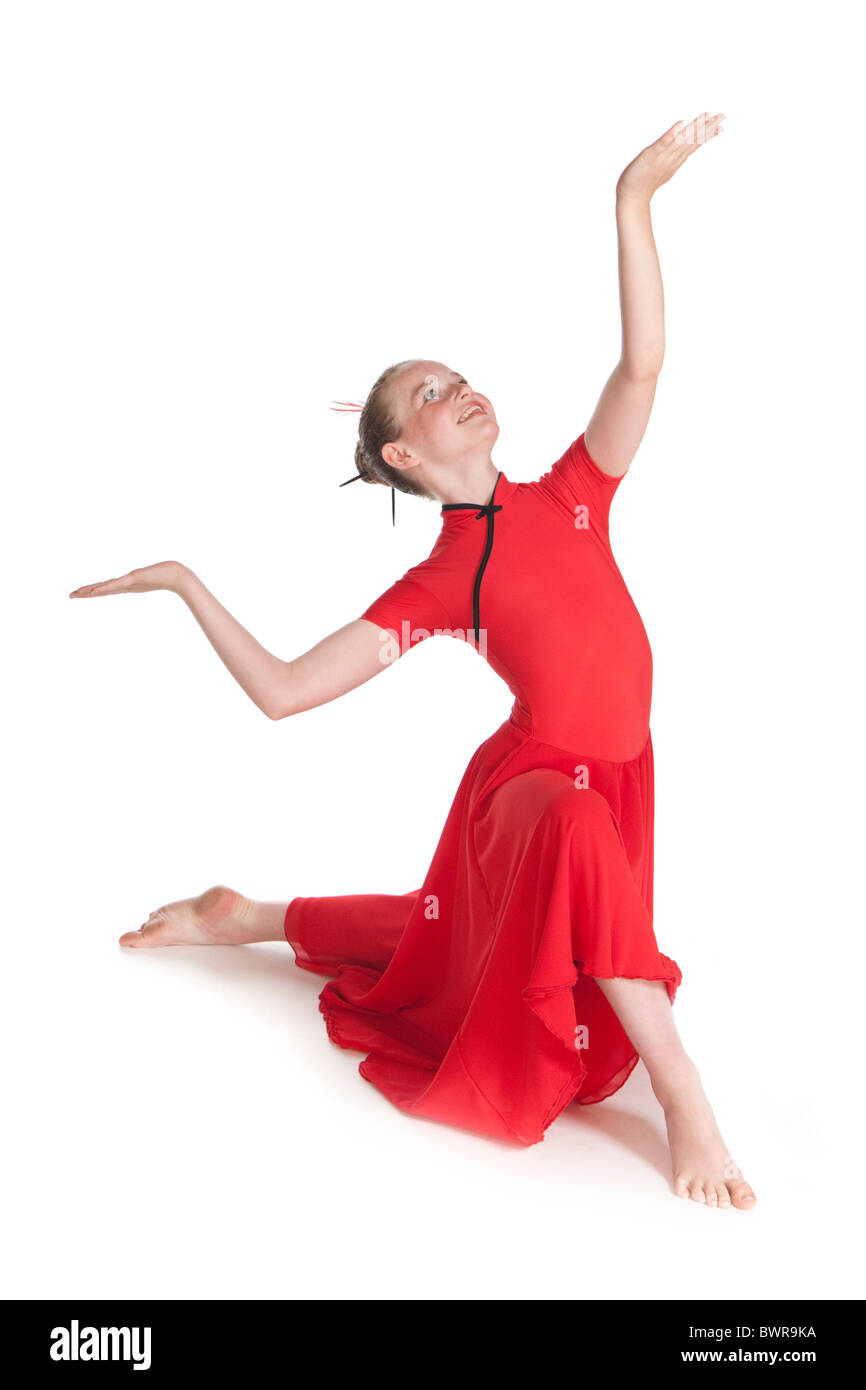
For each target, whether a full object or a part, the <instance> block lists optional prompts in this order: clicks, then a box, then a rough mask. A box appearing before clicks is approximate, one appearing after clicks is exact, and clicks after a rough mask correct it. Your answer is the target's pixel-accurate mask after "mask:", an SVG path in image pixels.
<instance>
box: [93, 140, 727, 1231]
mask: <svg viewBox="0 0 866 1390" xmlns="http://www.w3.org/2000/svg"><path fill="white" fill-rule="evenodd" d="M723 119H724V117H723V116H721V115H716V116H712V117H711V116H710V115H709V113H704V114H703V115H702V116H700V117H697V118H696V119H695V120H694V121H692V122H690V123H689V124H685V123H684V122H677V124H676V125H674V126H672V127H671V128H670V130H668V131H666V132H665V134H664V135H662V136H661V137H660V138H659V139H658V140H656V141H655V142H654V143H653V144H651V145H649V146H647V147H646V149H644V150H642V151H641V152H640V154H639V155H638V156H637V157H636V158H635V159H634V160H632V162H631V163H630V164H629V165H628V166H627V168H626V169H625V170H624V171H623V173H622V174H621V175H620V178H619V180H618V183H617V188H616V219H617V233H618V240H619V275H620V302H621V315H622V352H621V356H620V360H619V362H618V363H617V365H616V367H615V369H614V371H613V373H612V374H611V376H610V377H609V379H608V381H607V383H606V384H605V387H604V389H603V391H602V394H601V396H600V399H599V401H598V404H597V406H596V408H595V411H594V413H593V415H592V417H591V419H590V420H589V423H588V424H587V426H586V428H585V430H584V431H583V433H581V434H580V435H579V436H578V437H577V438H576V439H575V440H573V442H572V443H571V444H570V445H569V447H568V448H567V449H566V450H565V452H564V453H563V454H562V455H561V456H560V457H559V458H558V459H557V460H556V462H555V463H554V464H553V465H552V466H551V467H550V468H549V469H548V471H547V472H545V473H544V474H543V476H541V477H540V478H538V479H537V481H535V482H531V483H515V482H512V481H511V480H510V479H509V478H508V477H506V475H505V474H504V473H503V472H502V470H498V469H497V468H496V466H495V464H494V463H493V461H492V458H491V451H492V448H493V445H494V444H495V442H496V440H497V438H498V435H499V425H498V423H497V421H496V416H495V412H494V409H493V406H492V404H491V402H490V400H489V399H488V398H487V397H486V396H484V395H482V394H480V393H479V392H477V391H474V390H473V389H472V388H471V387H470V385H469V383H468V382H467V381H466V379H465V378H464V377H463V376H461V375H460V373H459V372H455V371H453V370H451V369H450V368H449V367H448V366H446V365H445V364H444V363H441V362H435V361H428V360H426V359H424V360H419V359H412V360H410V361H403V362H399V363H397V364H395V365H393V366H391V367H389V368H387V370H386V371H384V372H383V373H382V375H381V376H380V377H379V379H378V380H377V381H376V383H375V384H374V386H373V388H372V390H371V391H370V393H369V395H368V397H367V400H366V402H364V404H363V406H362V407H360V418H359V439H358V443H357V446H356V451H355V463H356V469H357V473H356V477H357V478H362V479H364V480H365V481H367V482H369V483H375V484H384V485H386V486H390V487H391V488H392V489H394V488H396V489H398V490H400V491H401V492H404V493H407V494H409V495H412V496H419V497H424V498H427V499H429V500H432V501H435V502H438V503H439V506H440V517H441V526H440V531H439V534H438V536H437V539H436V543H435V545H434V546H433V549H432V551H431V553H430V555H429V556H428V557H427V559H425V560H423V561H422V562H421V563H419V564H417V565H415V566H413V567H412V568H411V569H410V570H408V571H407V572H406V573H405V574H404V575H403V576H402V577H401V578H400V579H398V580H397V581H396V582H395V583H394V584H393V585H392V586H391V587H390V588H389V589H388V590H386V591H385V593H383V594H381V595H380V596H379V597H378V598H377V599H375V600H374V601H373V602H372V603H371V604H369V605H368V607H367V608H366V609H365V610H364V611H363V613H362V614H360V615H359V617H357V618H356V619H355V620H354V621H352V622H350V623H348V624H346V626H345V627H342V628H340V629H339V630H338V631H336V632H334V633H331V634H330V635H329V636H328V637H326V638H324V639H323V640H322V641H321V642H319V643H318V644H317V645H316V646H314V647H312V648H311V649H310V650H309V651H307V652H305V653H303V654H302V655H301V656H299V657H297V658H295V659H294V660H290V661H283V660H282V659H280V658H278V657H277V656H274V655H272V654H271V653H270V652H268V651H266V650H265V649H264V648H262V647H261V646H260V645H259V643H258V642H257V641H256V640H255V639H254V638H253V637H252V636H251V635H250V634H249V633H248V632H247V631H246V630H245V629H244V628H243V627H241V625H240V624H239V623H238V622H237V621H236V620H235V619H234V618H233V617H232V616H231V614H229V613H228V612H227V611H226V609H225V608H223V607H222V605H221V604H220V603H218V602H217V600H216V599H215V598H214V596H213V595H212V594H211V593H209V591H208V590H207V588H206V587H205V585H204V584H203V583H202V581H201V580H200V579H199V577H198V576H197V575H196V574H195V573H194V572H193V571H191V570H190V569H189V568H188V567H187V566H185V565H183V564H182V563H180V562H176V561H166V562H163V563H161V564H156V565H150V566H148V567H146V568H144V569H140V570H133V571H131V572H130V573H129V574H127V575H124V576H122V577H120V578H117V579H111V580H107V581H104V582H102V583H98V584H90V585H85V586H83V587H82V588H80V589H77V590H75V591H74V592H73V594H71V595H70V597H73V598H76V597H82V598H86V597H98V596H103V595H109V594H117V593H139V592H145V591H149V590H153V589H168V590H171V591H173V592H175V593H177V594H178V595H179V596H180V597H181V598H182V599H183V600H184V602H185V603H186V604H187V606H188V607H189V609H190V611H191V612H192V613H193V615H194V617H195V618H196V619H197V621H198V622H199V624H200V625H201V627H202V629H203V631H204V632H205V634H206V636H207V637H208V639H209V640H210V642H211V643H212V645H213V646H214V648H215V650H216V651H217V653H218V655H219V656H220V658H221V659H222V661H223V662H224V663H225V665H226V666H227V667H228V669H229V671H230V672H231V673H232V675H233V676H234V677H235V679H236V680H237V681H238V682H239V683H240V684H241V686H242V687H243V689H244V690H245V691H246V692H247V694H248V695H249V696H250V698H251V699H252V700H253V701H254V702H255V703H256V705H257V706H258V707H259V708H260V709H261V710H262V711H263V712H264V713H265V714H267V715H268V716H269V717H270V718H272V719H282V718H287V717H289V716H291V715H293V714H297V713H299V712H301V711H303V710H308V709H312V708H314V707H316V706H317V705H321V704H324V703H326V702H327V701H330V700H333V699H336V698H337V697H338V696H340V695H344V694H346V693H347V692H348V691H350V690H353V689H354V688H355V687H356V686H358V685H361V684H362V683H364V682H365V681H367V680H369V679H371V678H372V677H373V676H375V675H377V674H380V673H381V672H383V671H384V670H386V669H387V668H388V667H389V666H390V665H391V664H392V663H393V662H394V661H395V660H397V659H399V658H400V657H401V656H403V655H404V654H405V653H406V652H408V651H410V650H411V649H412V647H413V646H415V645H417V643H418V642H419V641H424V640H426V639H427V638H429V637H430V636H432V635H436V634H444V635H449V636H452V637H456V638H457V639H458V640H462V641H466V642H469V643H471V644H472V645H473V646H474V647H475V648H476V650H477V651H478V652H479V654H480V655H481V656H482V657H483V658H484V659H485V660H487V661H488V662H489V664H490V665H491V666H492V667H493V669H494V670H495V671H496V672H497V674H499V675H501V676H502V678H503V679H504V680H505V681H506V682H507V683H508V685H509V687H510V689H511V691H512V693H513V694H514V704H513V706H512V710H511V714H510V716H509V718H508V719H507V720H506V721H505V723H504V724H502V725H501V727H500V728H499V729H497V730H496V731H495V732H494V733H493V734H492V735H491V736H490V737H489V738H488V739H486V740H485V741H484V742H483V743H482V744H481V746H480V747H479V748H478V749H476V751H475V753H474V754H473V756H472V758H471V760H470V763H469V766H468V767H467V769H466V771H465V773H464V775H463V778H462V780H461V782H460V785H459V787H458V789H457V793H456V795H455V799H454V802H453V804H452V807H451V809H450V811H449V813H448V816H447V819H446V822H445V826H444V828H443V830H442V833H441V836H440V839H439V843H438V845H437V847H436V850H435V853H434V855H433V859H432V861H431V863H430V867H429V870H428V872H427V875H426V878H425V880H424V883H423V884H422V885H421V887H420V888H418V889H416V890H413V891H411V892H409V893H405V894H400V895H394V894H377V893H368V894H352V895H342V896H339V897H298V896H296V897H294V898H292V899H290V900H289V901H288V902H278V903H260V902H255V901H253V900H251V899H248V898H246V897H244V896H243V895H242V894H240V893H238V892H236V891H235V890H233V889H231V888H228V887H227V886H225V885H217V886H215V887H212V888H209V889H208V890H207V891H206V892H204V893H202V894H200V895H199V896H197V897H193V898H189V899H186V900H184V901H180V902H174V903H168V904H166V905H164V906H163V907H161V908H158V909H156V911H154V912H152V913H151V915H150V917H149V918H148V919H147V921H146V922H145V923H143V924H142V926H141V927H140V929H139V931H138V932H126V933H124V934H123V935H122V936H121V937H120V943H121V945H124V946H131V947H135V948H141V947H156V946H168V945H190V944H203V945H204V944H208V945H209V944H222V945H226V944H229V945H231V944H240V943H248V942H255V941H285V942H287V943H288V944H289V945H290V946H291V947H292V949H293V951H294V956H295V962H296V964H297V965H298V966H299V967H300V968H301V969H304V970H308V971H312V972H314V973H317V974H320V975H325V976H327V977H328V983H327V984H326V985H325V986H324V988H323V989H322V991H321V994H320V996H319V1007H320V1009H321V1011H322V1013H323V1015H324V1019H325V1023H326V1026H327V1030H328V1035H329V1037H330V1038H331V1039H332V1041H333V1042H335V1043H337V1044H338V1045H339V1046H341V1047H345V1048H351V1049H354V1050H358V1051H361V1052H363V1053H365V1058H364V1061H363V1062H362V1063H361V1064H360V1071H361V1074H362V1075H363V1076H364V1077H365V1078H366V1079H367V1080H368V1081H370V1082H371V1083H372V1084H373V1085H374V1086H376V1087H377V1088H378V1089H379V1090H380V1091H381V1092H382V1093H383V1094H384V1095H385V1096H386V1097H387V1098H388V1099H389V1100H390V1101H392V1103H393V1104H394V1105H396V1106H398V1107H399V1108H400V1109H402V1110H404V1111H406V1112H407V1113H408V1114H411V1115H416V1116H423V1117H426V1118H428V1119H436V1120H440V1121H445V1122H447V1123H450V1124H454V1125H458V1126H461V1127H463V1128H467V1129H471V1130H475V1131H476V1132H478V1133H481V1134H485V1135H491V1136H495V1137H498V1138H503V1139H509V1140H512V1141H513V1142H516V1143H519V1144H525V1145H526V1144H534V1143H537V1142H538V1141H539V1140H540V1139H542V1138H543V1136H544V1131H545V1130H546V1129H547V1127H548V1126H549V1125H550V1124H551V1123H552V1121H553V1120H554V1119H555V1118H556V1117H557V1115H559V1114H560V1113H561V1112H562V1110H563V1109H564V1108H565V1106H566V1105H568V1104H569V1103H571V1102H576V1103H577V1104H580V1105H589V1104H594V1103H597V1102H599V1101H601V1100H604V1099H605V1098H607V1097H608V1096H610V1095H612V1094H613V1093H614V1092H615V1091H616V1090H618V1089H619V1087H620V1086H622V1085H623V1083H624V1082H625V1080H626V1079H627V1077H628V1076H629V1074H630V1073H631V1071H632V1070H633V1068H634V1066H635V1065H636V1063H637V1061H638V1057H641V1058H642V1059H643V1061H644V1063H645V1065H646V1067H647V1070H648V1073H649V1076H650V1081H651V1084H652V1088H653V1091H654V1093H655V1095H656V1097H657V1098H658V1100H659V1102H660V1104H661V1106H662V1108H663V1111H664V1116H665V1121H666V1126H667V1133H668V1141H669V1145H670V1151H671V1162H672V1174H673V1190H674V1192H675V1193H676V1194H677V1195H678V1196H681V1197H688V1198H691V1199H692V1200H693V1201H695V1202H699V1203H705V1204H706V1205H708V1206H714V1207H731V1206H733V1207H736V1208H739V1209H740V1210H749V1209H750V1208H751V1207H753V1206H754V1203H755V1195H754V1193H753V1191H752V1189H751V1187H750V1186H749V1184H748V1183H747V1182H746V1181H745V1179H744V1178H743V1176H742V1174H741V1173H740V1171H739V1169H738V1167H737V1166H736V1164H735V1163H734V1161H733V1159H732V1158H731V1155H730V1153H729V1151H728V1148H727V1145H726V1144H725V1142H724V1140H723V1139H722V1137H721V1134H720V1132H719V1129H718V1127H717V1124H716V1121H715V1118H714V1115H713V1111H712V1109H711V1107H710V1104H709V1102H708V1100H707V1097H706V1095H705V1094H704V1091H703V1088H702V1085H701V1081H700V1077H699V1074H698V1071H697V1069H696V1067H695V1065H694V1063H693V1062H692V1060H691V1059H690V1057H689V1056H688V1054H687V1053H686V1051H685V1049H684V1047H683V1044H682V1042H681V1040H680V1038H679V1035H678V1032H677V1029H676V1025H675V1023H674V1019H673V1012H672V1007H671V1006H672V1004H673V1001H674V997H675V994H676V991H677V988H678V986H679V984H680V981H681V978H682V976H681V972H680V969H679V966H678V965H677V963H676V962H675V961H674V960H672V959H671V958H670V957H668V956H666V955H663V954H662V953H661V952H660V951H659V949H658V945H657V943H656V938H655V935H654V928H653V918H652V886H653V755H652V740H651V736H650V728H649V714H650V697H651V684H652V657H651V652H650V647H649V643H648V641H647V637H646V633H645V631H644V628H643V624H642V622H641V619H640V617H639V615H638V612H637V610H636V608H635V606H634V603H633V602H632V600H631V597H630V595H629V593H628V590H627V588H626V585H625V582H624V580H623V578H622V575H621V574H620V571H619V569H618V567H617V564H616V561H615V560H614V557H613V554H612V551H611V547H610V539H609V530H608V518H609V510H610V505H611V501H612V499H613V496H614V494H615V493H616V491H617V489H618V487H619V486H620V483H621V482H622V479H623V477H624V476H625V474H626V472H627V470H628V467H629V464H630V463H631V460H632V459H633V457H634V455H635V453H636V451H637V448H638V446H639V444H640V441H641V439H642V437H643V434H644V431H645V429H646V425H647V422H648V420H649V416H650V411H651V408H652V403H653V399H654V395H655V390H656V384H657V379H658V375H659V372H660V370H661V366H662V360H663V355H664V305H663V294H662V282H661V273H660V270H659V264H658V257H657V254H656V249H655V244H654V239H653V233H652V226H651V221H650V200H651V198H652V196H653V194H654V193H655V191H656V189H657V188H659V187H660V186H661V185H662V184H663V183H665V182H667V180H668V179H670V178H671V177H672V175H673V174H674V173H675V172H676V170H677V169H678V168H679V167H680V166H681V165H682V164H683V162H684V161H685V159H686V158H687V157H688V156H689V155H690V154H691V153H693V152H694V151H695V150H696V149H697V148H699V147H700V145H702V144H704V143H705V142H706V140H708V139H710V138H712V137H713V136H715V135H716V134H718V133H719V131H720V129H721V122H722V120H723ZM539 401H540V403H543V398H542V395H540V396H539ZM354 480H355V479H354V478H353V479H351V480H347V481H354ZM392 502H393V492H392Z"/></svg>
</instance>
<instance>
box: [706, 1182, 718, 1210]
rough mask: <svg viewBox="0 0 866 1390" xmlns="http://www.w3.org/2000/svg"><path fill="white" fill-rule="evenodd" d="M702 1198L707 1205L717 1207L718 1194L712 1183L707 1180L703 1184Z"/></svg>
mask: <svg viewBox="0 0 866 1390" xmlns="http://www.w3.org/2000/svg"><path fill="white" fill-rule="evenodd" d="M704 1200H705V1201H706V1204H707V1206H708V1207H717V1206H718V1205H719V1194H718V1192H717V1191H716V1188H715V1184H714V1183H711V1182H708V1183H707V1184H706V1185H705V1187H704Z"/></svg>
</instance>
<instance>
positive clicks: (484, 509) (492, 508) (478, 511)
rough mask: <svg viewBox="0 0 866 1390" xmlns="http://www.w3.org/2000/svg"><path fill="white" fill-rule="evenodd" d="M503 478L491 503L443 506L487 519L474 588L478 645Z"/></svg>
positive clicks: (473, 610)
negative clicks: (485, 579)
mask: <svg viewBox="0 0 866 1390" xmlns="http://www.w3.org/2000/svg"><path fill="white" fill-rule="evenodd" d="M501 477H502V470H501V469H500V470H499V472H498V473H497V475H496V482H495V483H494V484H493V491H492V492H491V494H490V501H489V502H445V503H443V505H442V511H443V512H454V511H458V510H466V511H474V512H475V518H474V519H475V520H476V521H478V520H480V518H481V517H482V516H486V517H487V540H486V543H485V546H484V554H483V555H482V557H481V563H480V564H479V566H478V569H477V571H476V574H475V582H474V584H473V586H472V621H473V628H472V631H473V633H474V640H475V642H476V643H477V642H479V641H480V635H479V634H480V632H481V579H482V577H483V574H484V571H485V569H486V568H487V561H488V560H489V559H490V552H491V550H492V549H493V525H494V516H495V513H496V512H501V511H502V503H501V502H497V503H496V504H495V505H494V502H493V499H494V497H495V496H496V489H497V487H498V485H499V479H500V478H501Z"/></svg>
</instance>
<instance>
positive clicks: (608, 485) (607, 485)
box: [538, 434, 625, 534]
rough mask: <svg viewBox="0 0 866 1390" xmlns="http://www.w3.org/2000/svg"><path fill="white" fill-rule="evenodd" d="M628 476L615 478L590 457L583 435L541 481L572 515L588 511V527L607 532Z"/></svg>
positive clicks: (541, 484)
mask: <svg viewBox="0 0 866 1390" xmlns="http://www.w3.org/2000/svg"><path fill="white" fill-rule="evenodd" d="M624 476H625V475H624V474H622V475H621V476H620V477H618V478H613V477H611V476H610V474H609V473H604V472H602V470H601V469H600V468H599V466H598V464H597V463H596V462H595V460H594V459H593V458H591V457H590V453H589V450H588V449H587V447H586V440H585V438H584V435H583V434H581V435H579V436H578V438H577V439H575V441H574V443H573V444H570V445H569V446H568V448H567V449H566V451H565V453H564V454H563V455H562V457H561V458H559V459H557V461H556V463H555V464H554V465H553V467H552V468H550V469H549V470H548V472H547V473H545V474H544V475H543V476H542V477H541V478H539V480H538V481H539V486H541V487H542V488H544V489H546V491H547V492H548V493H549V494H550V495H551V496H553V497H555V498H556V499H557V500H558V501H559V502H561V503H563V504H564V505H565V506H566V507H567V508H568V510H569V512H574V513H576V511H577V508H578V507H580V508H583V509H585V515H586V517H587V522H588V525H589V526H591V527H597V528H598V529H599V530H600V531H602V532H604V533H605V534H606V533H607V530H608V521H609V517H610V504H611V501H612V500H613V495H614V493H615V492H616V490H617V488H618V487H619V485H620V483H621V482H622V480H623V477H624Z"/></svg>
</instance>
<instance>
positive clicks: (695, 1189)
mask: <svg viewBox="0 0 866 1390" xmlns="http://www.w3.org/2000/svg"><path fill="white" fill-rule="evenodd" d="M689 1196H690V1197H691V1199H692V1201H693V1202H705V1201H706V1200H707V1199H706V1197H705V1196H704V1189H703V1187H702V1185H701V1184H700V1183H699V1182H693V1183H692V1186H691V1190H690V1192H689Z"/></svg>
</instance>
